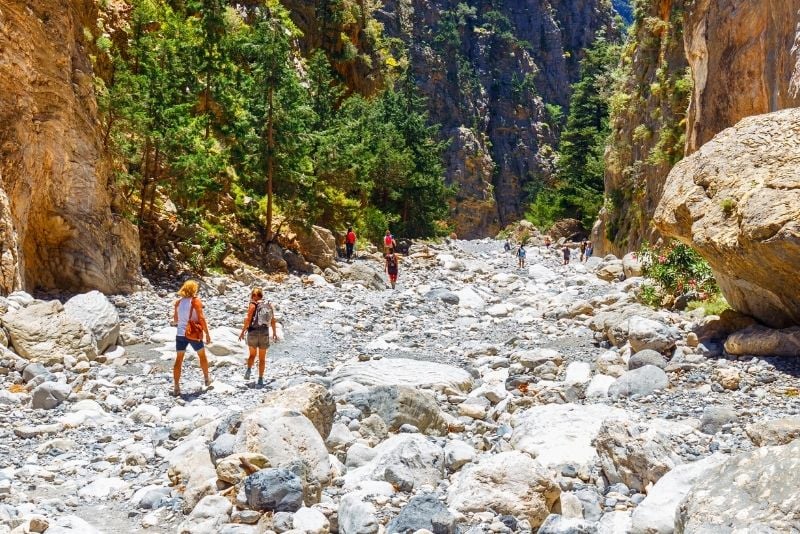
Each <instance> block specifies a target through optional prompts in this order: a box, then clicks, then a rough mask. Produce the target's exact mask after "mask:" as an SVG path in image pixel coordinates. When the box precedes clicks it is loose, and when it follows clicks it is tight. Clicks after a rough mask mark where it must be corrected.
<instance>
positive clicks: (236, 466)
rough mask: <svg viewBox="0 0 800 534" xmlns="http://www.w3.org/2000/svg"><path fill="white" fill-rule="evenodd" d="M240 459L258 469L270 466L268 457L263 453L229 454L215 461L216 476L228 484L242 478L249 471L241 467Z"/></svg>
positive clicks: (235, 482)
mask: <svg viewBox="0 0 800 534" xmlns="http://www.w3.org/2000/svg"><path fill="white" fill-rule="evenodd" d="M242 460H246V461H247V462H248V463H250V464H252V465H253V466H255V467H258V468H260V469H265V468H267V467H270V463H269V459H268V458H267V457H266V456H264V455H263V454H258V453H255V452H241V453H236V454H231V455H230V456H228V457H226V458H223V459H222V460H220V461H219V462H217V478H219V479H220V480H222V481H224V482H227V483H228V484H238V483H239V482H241V481H242V480H244V479H245V478H246V477H247V475H248V474H249V473H247V471H245V470H244V468H243V467H242Z"/></svg>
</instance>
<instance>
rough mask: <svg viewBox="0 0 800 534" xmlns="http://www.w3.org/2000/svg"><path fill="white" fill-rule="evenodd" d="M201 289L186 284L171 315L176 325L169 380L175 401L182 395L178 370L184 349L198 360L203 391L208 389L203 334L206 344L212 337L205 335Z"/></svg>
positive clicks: (197, 286) (181, 365)
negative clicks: (193, 354)
mask: <svg viewBox="0 0 800 534" xmlns="http://www.w3.org/2000/svg"><path fill="white" fill-rule="evenodd" d="M199 289H200V286H199V285H198V283H197V282H196V281H194V280H188V281H186V282H185V283H184V284H183V286H181V289H180V291H178V297H180V298H179V299H178V300H176V301H175V305H174V309H173V312H172V320H173V322H174V323H175V324H176V325H177V327H178V328H177V334H176V336H175V352H176V353H177V354H176V356H175V365H174V366H173V367H172V379H173V381H174V385H173V390H172V394H173V395H175V396H176V397H178V396H180V394H181V369H182V367H183V356H184V354H186V347H188V346H189V345H191V346H192V348H193V349H194V351H195V352H197V357H198V358H199V360H200V368H201V369H202V370H203V378H205V389H210V388H211V378H210V377H209V375H208V359H207V358H206V349H205V345H203V334H205V338H206V343H211V335H210V334H209V333H208V324H206V318H205V314H204V313H203V303H202V302H200V299H199V298H197V293H198V291H199Z"/></svg>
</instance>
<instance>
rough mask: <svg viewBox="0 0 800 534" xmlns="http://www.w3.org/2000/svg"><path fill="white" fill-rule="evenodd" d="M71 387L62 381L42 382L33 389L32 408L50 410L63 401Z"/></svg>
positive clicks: (70, 391)
mask: <svg viewBox="0 0 800 534" xmlns="http://www.w3.org/2000/svg"><path fill="white" fill-rule="evenodd" d="M70 393H72V388H70V387H69V384H64V383H62V382H44V383H43V384H40V385H39V386H37V387H36V389H34V390H33V393H32V395H31V397H32V398H31V408H33V409H34V410H52V409H53V408H55V407H56V406H58V405H59V404H61V403H62V402H64V401H65V400H66V399H67V397H69V394H70Z"/></svg>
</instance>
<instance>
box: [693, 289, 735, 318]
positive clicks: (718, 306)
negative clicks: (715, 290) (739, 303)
mask: <svg viewBox="0 0 800 534" xmlns="http://www.w3.org/2000/svg"><path fill="white" fill-rule="evenodd" d="M686 309H688V310H699V309H702V310H703V313H704V314H705V315H720V314H722V312H724V311H725V310H730V309H731V305H730V304H728V301H727V300H725V297H723V296H722V295H721V294H718V295H713V296H711V297H709V298H708V299H707V300H692V301H690V302H689V304H688V306H687V307H686Z"/></svg>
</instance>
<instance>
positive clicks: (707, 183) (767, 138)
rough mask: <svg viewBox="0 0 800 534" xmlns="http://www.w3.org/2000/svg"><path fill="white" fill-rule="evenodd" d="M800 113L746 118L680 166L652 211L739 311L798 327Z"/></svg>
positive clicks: (772, 323) (771, 322)
mask: <svg viewBox="0 0 800 534" xmlns="http://www.w3.org/2000/svg"><path fill="white" fill-rule="evenodd" d="M798 136H800V110H797V109H788V110H784V111H780V112H777V113H771V114H768V115H760V116H756V117H749V118H746V119H744V120H742V121H741V122H740V123H739V124H737V125H736V126H735V127H733V128H729V129H727V130H725V131H724V132H722V133H720V134H719V135H717V136H716V137H715V138H714V139H713V140H712V141H710V142H709V143H707V144H705V145H704V146H703V147H702V148H701V149H700V151H698V152H697V153H695V154H693V155H692V156H690V157H688V158H686V159H684V160H683V161H681V162H680V163H678V164H677V165H676V166H675V168H674V169H673V170H672V172H671V173H670V174H669V177H668V178H667V182H666V185H665V187H664V196H663V198H662V200H661V203H660V204H659V206H658V210H657V211H656V213H655V223H656V225H657V227H658V228H659V230H660V231H662V232H663V233H665V234H667V235H671V236H675V237H677V238H678V239H679V240H681V241H682V242H684V243H687V244H689V245H691V246H692V247H694V248H695V249H697V251H698V252H700V254H702V255H703V257H705V258H706V259H707V260H708V262H709V264H710V265H711V267H712V268H713V269H714V275H715V276H716V278H717V280H718V282H719V285H720V288H721V289H722V292H723V293H724V295H725V298H726V299H727V300H728V302H729V303H730V304H731V305H732V306H733V307H734V308H735V309H737V310H739V311H741V312H743V313H746V314H748V315H752V316H753V317H756V318H757V319H759V320H760V321H762V322H763V323H765V324H768V325H770V326H773V327H779V328H780V327H786V326H789V325H792V324H800V283H798V278H797V262H798V259H800V174H798V170H797V169H798V165H800V143H798V141H797V139H798Z"/></svg>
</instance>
